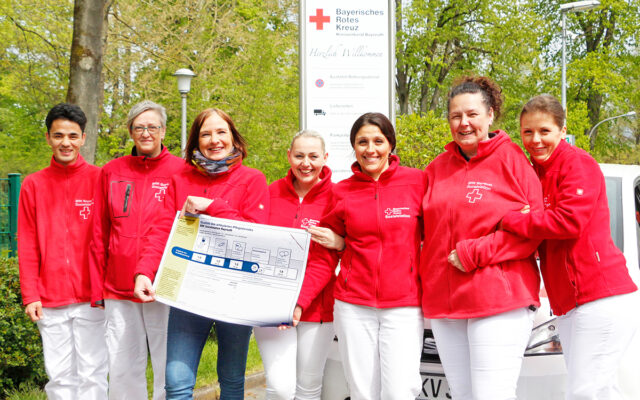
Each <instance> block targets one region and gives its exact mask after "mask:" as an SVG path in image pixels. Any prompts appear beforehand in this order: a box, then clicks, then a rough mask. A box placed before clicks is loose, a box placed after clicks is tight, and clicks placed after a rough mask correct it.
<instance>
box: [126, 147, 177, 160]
mask: <svg viewBox="0 0 640 400" xmlns="http://www.w3.org/2000/svg"><path fill="white" fill-rule="evenodd" d="M131 157H132V158H133V160H135V161H136V162H139V163H142V162H153V163H159V162H162V161H164V160H165V159H166V158H168V157H171V153H169V150H168V149H167V148H166V147H164V146H162V150H161V151H160V154H158V155H157V156H155V157H147V156H143V155H138V151H137V149H136V146H133V148H132V149H131Z"/></svg>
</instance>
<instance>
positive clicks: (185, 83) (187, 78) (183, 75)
mask: <svg viewBox="0 0 640 400" xmlns="http://www.w3.org/2000/svg"><path fill="white" fill-rule="evenodd" d="M173 76H175V77H176V78H178V91H179V92H180V95H181V96H182V130H181V136H180V149H181V150H182V155H184V149H185V148H186V147H187V93H189V90H191V79H192V78H193V77H194V76H196V74H194V73H193V71H191V70H190V69H187V68H181V69H179V70H177V71H176V72H175V73H174V74H173Z"/></svg>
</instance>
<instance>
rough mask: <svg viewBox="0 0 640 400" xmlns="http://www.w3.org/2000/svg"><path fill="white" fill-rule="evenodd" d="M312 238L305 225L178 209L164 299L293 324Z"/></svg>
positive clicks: (234, 319) (230, 318) (163, 269)
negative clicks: (180, 213)
mask: <svg viewBox="0 0 640 400" xmlns="http://www.w3.org/2000/svg"><path fill="white" fill-rule="evenodd" d="M310 237H311V235H310V234H309V233H308V232H307V231H305V230H303V229H294V228H285V227H279V226H271V225H261V224H254V223H249V222H243V221H234V220H229V219H223V218H214V217H210V216H208V215H189V214H187V216H185V217H184V218H179V216H178V214H176V218H175V220H174V223H173V227H172V228H171V234H170V236H169V239H168V240H167V245H166V247H165V250H164V254H163V256H162V261H161V262H160V268H159V269H158V273H157V274H156V279H155V281H154V284H153V286H154V289H155V291H156V300H158V301H160V302H162V303H165V304H168V305H170V306H172V307H177V308H180V309H182V310H185V311H189V312H192V313H195V314H199V315H202V316H205V317H208V318H212V319H216V320H221V321H226V322H231V323H236V324H242V325H251V326H278V325H280V324H283V323H286V324H289V323H291V319H292V316H293V309H294V307H295V305H296V301H297V299H298V295H299V294H300V288H301V287H302V280H303V278H304V271H305V267H306V265H307V255H308V253H309V241H310Z"/></svg>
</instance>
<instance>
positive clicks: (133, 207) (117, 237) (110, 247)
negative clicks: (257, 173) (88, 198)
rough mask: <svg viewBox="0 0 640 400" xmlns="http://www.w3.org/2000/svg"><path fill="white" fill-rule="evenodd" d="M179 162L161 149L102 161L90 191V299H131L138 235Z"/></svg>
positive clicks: (159, 206)
mask: <svg viewBox="0 0 640 400" xmlns="http://www.w3.org/2000/svg"><path fill="white" fill-rule="evenodd" d="M184 168H185V161H184V160H183V159H181V158H178V157H176V156H174V155H172V154H171V153H169V151H168V150H167V149H166V148H163V149H162V152H161V153H160V155H158V156H157V157H153V158H149V157H145V156H136V155H129V156H125V157H120V158H117V159H115V160H112V161H110V162H108V163H107V164H106V165H105V166H104V167H103V168H102V174H101V176H100V181H99V185H98V188H97V189H98V191H97V194H96V219H95V223H94V226H93V238H92V241H91V253H92V254H91V282H92V288H93V289H92V292H93V293H92V302H94V303H95V302H96V301H98V300H102V299H117V300H131V301H135V302H139V301H140V300H138V299H136V298H135V297H133V286H134V279H133V277H134V271H135V267H136V262H137V261H138V258H139V256H140V252H141V251H142V242H143V239H144V238H145V237H146V236H147V234H148V233H149V229H150V228H151V226H152V224H153V222H154V220H155V218H156V216H157V215H158V214H159V213H160V212H161V210H162V206H163V200H164V198H165V195H166V193H167V191H168V189H169V186H170V182H171V177H172V176H173V175H175V174H176V173H177V172H178V171H181V170H182V169H184Z"/></svg>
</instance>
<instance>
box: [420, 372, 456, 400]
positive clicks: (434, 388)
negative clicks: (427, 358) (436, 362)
mask: <svg viewBox="0 0 640 400" xmlns="http://www.w3.org/2000/svg"><path fill="white" fill-rule="evenodd" d="M420 377H421V378H422V390H421V391H420V394H419V395H418V397H417V399H420V400H422V399H451V391H450V390H449V384H448V383H447V379H446V378H445V377H444V374H425V373H424V372H421V373H420Z"/></svg>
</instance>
